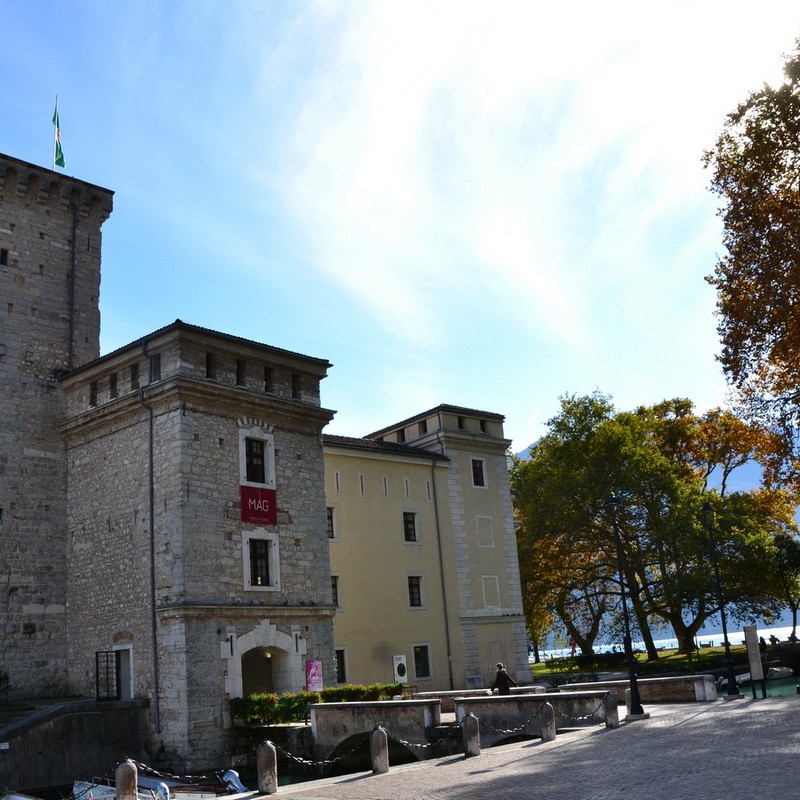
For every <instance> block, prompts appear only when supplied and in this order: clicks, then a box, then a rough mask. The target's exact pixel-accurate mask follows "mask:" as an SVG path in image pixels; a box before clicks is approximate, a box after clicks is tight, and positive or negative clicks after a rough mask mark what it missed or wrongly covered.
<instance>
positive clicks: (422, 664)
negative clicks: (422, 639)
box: [414, 644, 431, 678]
mask: <svg viewBox="0 0 800 800" xmlns="http://www.w3.org/2000/svg"><path fill="white" fill-rule="evenodd" d="M414 677H415V678H430V677H431V658H430V648H429V647H428V645H427V644H415V645H414Z"/></svg>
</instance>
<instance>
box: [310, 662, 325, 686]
mask: <svg viewBox="0 0 800 800" xmlns="http://www.w3.org/2000/svg"><path fill="white" fill-rule="evenodd" d="M306 688H307V689H308V691H309V692H321V691H322V690H323V689H324V688H325V687H324V685H323V683H322V662H321V661H306Z"/></svg>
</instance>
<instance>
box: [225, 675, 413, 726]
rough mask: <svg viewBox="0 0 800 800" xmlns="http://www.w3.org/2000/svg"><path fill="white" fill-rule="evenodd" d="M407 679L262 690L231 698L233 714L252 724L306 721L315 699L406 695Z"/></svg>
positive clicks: (355, 699)
mask: <svg viewBox="0 0 800 800" xmlns="http://www.w3.org/2000/svg"><path fill="white" fill-rule="evenodd" d="M406 688H407V687H406V685H405V684H403V683H373V684H371V685H370V686H360V685H358V684H346V685H344V686H331V687H329V688H326V689H323V690H322V691H321V692H308V691H302V692H297V693H295V694H290V693H287V694H282V695H277V694H275V693H274V692H271V693H263V692H259V693H256V694H251V695H250V696H249V697H235V698H233V699H232V700H231V701H230V702H231V712H232V713H233V716H234V717H236V718H238V719H241V720H242V721H243V722H244V723H246V724H248V725H251V724H254V725H279V724H281V723H287V722H302V721H303V720H304V719H305V717H306V714H307V711H308V707H309V706H310V705H311V704H312V703H348V702H349V703H355V702H359V701H367V700H388V699H390V698H391V697H394V696H395V695H398V694H400V695H402V694H403V692H404V690H405V689H406Z"/></svg>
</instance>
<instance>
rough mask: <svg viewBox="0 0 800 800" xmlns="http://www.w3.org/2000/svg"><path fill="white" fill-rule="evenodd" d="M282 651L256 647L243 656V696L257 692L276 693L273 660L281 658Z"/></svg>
mask: <svg viewBox="0 0 800 800" xmlns="http://www.w3.org/2000/svg"><path fill="white" fill-rule="evenodd" d="M281 655H282V654H281V652H280V650H274V649H273V648H270V647H254V648H253V649H252V650H248V651H247V652H246V653H245V654H244V655H243V656H242V696H243V697H247V696H248V695H251V694H255V693H256V692H264V693H269V692H274V691H275V685H274V683H273V680H272V662H273V658H275V659H279V658H280V657H281Z"/></svg>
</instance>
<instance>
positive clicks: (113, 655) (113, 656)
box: [94, 650, 120, 700]
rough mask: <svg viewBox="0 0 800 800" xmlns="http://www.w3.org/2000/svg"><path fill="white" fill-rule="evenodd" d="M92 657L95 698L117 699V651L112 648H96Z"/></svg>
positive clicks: (118, 687)
mask: <svg viewBox="0 0 800 800" xmlns="http://www.w3.org/2000/svg"><path fill="white" fill-rule="evenodd" d="M94 659H95V661H94V663H95V690H96V691H95V694H96V697H97V699H98V700H119V699H120V686H119V661H120V659H119V653H118V652H117V651H114V650H98V651H97V652H96V653H95V654H94Z"/></svg>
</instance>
